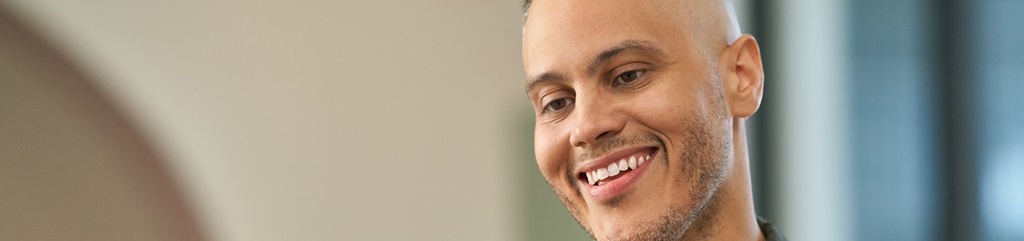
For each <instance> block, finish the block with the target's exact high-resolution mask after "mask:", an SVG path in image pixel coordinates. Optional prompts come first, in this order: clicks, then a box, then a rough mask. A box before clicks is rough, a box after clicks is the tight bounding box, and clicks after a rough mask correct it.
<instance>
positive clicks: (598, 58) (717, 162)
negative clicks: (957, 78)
mask: <svg viewBox="0 0 1024 241" xmlns="http://www.w3.org/2000/svg"><path fill="white" fill-rule="evenodd" d="M668 2H670V1H629V0H622V1H535V2H534V3H533V5H532V6H531V7H530V10H529V15H528V16H529V17H528V18H529V19H528V21H527V23H526V26H525V29H524V33H523V34H524V36H523V59H524V66H525V68H526V74H527V76H528V78H529V80H528V84H527V85H528V87H527V92H528V95H529V97H530V100H531V102H532V103H533V106H534V110H535V112H536V118H537V119H536V126H535V141H534V145H535V150H536V153H535V154H536V158H537V164H538V166H539V167H540V170H541V172H542V174H543V175H544V178H545V179H547V181H548V183H549V184H551V187H552V188H553V189H554V190H555V192H556V194H558V196H559V198H560V199H561V201H562V202H563V203H564V204H565V206H566V208H568V209H569V211H570V213H572V215H573V216H574V217H575V218H576V219H577V220H578V221H579V222H580V224H581V225H583V226H584V228H586V229H587V231H588V232H590V233H591V235H592V236H594V237H595V238H597V239H600V240H622V239H678V238H679V237H680V236H681V235H682V233H683V232H685V231H686V229H687V228H688V227H689V226H690V224H691V223H693V222H694V221H695V220H697V219H698V218H699V217H701V216H700V215H701V214H702V213H704V212H706V210H709V209H713V208H714V206H713V205H708V204H709V203H711V202H710V200H712V199H713V197H714V195H713V194H714V193H715V192H716V190H718V187H719V186H720V185H721V183H722V180H723V179H724V177H725V175H726V173H728V172H729V170H730V169H731V161H730V160H731V159H732V151H731V150H732V149H731V148H732V139H731V137H732V136H731V122H730V121H731V117H730V116H729V114H728V113H729V112H728V111H727V110H726V107H725V103H724V100H723V93H722V91H721V83H720V77H719V76H720V74H719V72H720V70H719V69H720V68H719V67H718V66H717V61H716V59H717V55H718V53H719V51H721V49H714V48H713V47H712V46H715V45H712V44H706V43H708V41H703V40H701V38H704V37H705V36H698V35H706V34H696V33H703V32H706V31H703V32H702V31H696V30H694V29H690V28H688V27H687V26H694V25H693V24H690V23H692V21H691V20H687V19H686V17H685V16H681V15H685V14H681V13H680V12H679V11H680V7H679V6H674V5H673V4H672V3H668ZM723 41H724V40H723ZM623 163H625V166H626V167H622V164H623ZM634 163H635V164H634Z"/></svg>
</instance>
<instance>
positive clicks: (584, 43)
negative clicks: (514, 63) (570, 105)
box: [523, 0, 687, 72]
mask: <svg viewBox="0 0 1024 241" xmlns="http://www.w3.org/2000/svg"><path fill="white" fill-rule="evenodd" d="M674 2H676V1H665V0H597V1H595V0H583V1H576V0H540V1H534V2H533V4H532V6H531V7H530V9H529V14H528V20H527V22H526V25H525V27H524V31H523V60H524V65H525V66H526V69H527V72H531V69H533V70H532V71H538V70H536V69H538V68H542V69H555V68H567V67H571V66H575V65H579V64H581V63H580V62H581V61H586V60H587V59H588V58H590V57H591V56H593V55H595V54H597V53H598V52H600V51H601V50H604V49H606V48H608V47H611V46H614V45H616V44H618V43H620V42H622V41H624V40H640V41H646V42H651V43H653V44H655V45H656V46H657V47H659V48H666V47H667V48H671V47H672V46H674V45H678V44H685V42H686V41H687V39H686V36H685V35H684V34H683V33H684V31H685V29H684V27H683V26H684V24H683V21H684V19H683V18H682V17H681V15H683V14H681V12H678V11H680V10H679V9H680V8H679V7H678V6H674V5H675V4H674Z"/></svg>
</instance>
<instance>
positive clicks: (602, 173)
mask: <svg viewBox="0 0 1024 241" xmlns="http://www.w3.org/2000/svg"><path fill="white" fill-rule="evenodd" d="M605 178H608V170H607V169H604V168H598V169H597V180H604V179H605Z"/></svg>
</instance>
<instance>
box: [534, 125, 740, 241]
mask: <svg viewBox="0 0 1024 241" xmlns="http://www.w3.org/2000/svg"><path fill="white" fill-rule="evenodd" d="M716 114H717V113H716ZM694 119H697V118H694ZM710 119H711V120H708V119H702V120H700V121H696V122H691V123H694V124H695V125H693V128H691V129H690V130H691V131H690V132H689V133H688V135H687V137H686V138H685V139H684V141H685V143H684V145H683V147H685V148H687V149H688V150H695V151H693V152H687V151H683V152H682V153H680V154H679V156H678V159H676V160H679V161H680V163H679V164H680V167H681V169H682V170H681V171H682V172H681V173H682V174H684V175H680V176H676V178H675V180H673V181H674V182H673V183H674V185H680V186H685V185H689V186H690V194H691V196H689V197H680V198H681V199H685V198H688V199H689V202H687V203H677V204H673V205H672V206H669V207H666V208H665V211H662V212H658V213H661V214H662V215H660V216H659V217H657V218H654V219H652V220H650V221H645V222H644V223H639V224H634V225H631V226H632V227H628V230H627V231H626V232H624V233H621V234H620V235H617V236H605V237H600V238H598V237H597V236H596V235H595V234H594V231H593V230H592V229H591V228H590V227H589V226H588V225H585V224H584V222H583V221H582V218H583V217H582V216H581V212H580V207H579V205H577V204H575V203H573V202H571V199H569V198H568V196H567V193H563V191H556V192H555V193H556V194H557V196H558V198H559V199H560V200H561V201H562V204H563V205H565V207H566V209H568V211H569V213H571V214H572V216H573V218H575V219H576V221H577V222H578V223H579V224H580V226H583V228H584V229H585V230H586V231H587V233H589V234H590V236H591V237H593V238H595V239H597V240H610V241H612V240H623V241H633V240H636V241H641V240H645V241H646V240H651V241H674V240H680V239H681V238H682V237H683V235H685V234H687V233H688V232H700V231H701V230H699V229H702V228H704V226H708V224H709V223H711V222H713V219H714V218H715V216H714V215H713V214H714V213H717V210H716V208H715V206H716V205H714V204H713V202H715V200H716V199H715V198H714V194H715V193H716V192H717V190H718V188H719V187H720V186H721V185H722V183H723V182H724V181H725V176H726V174H727V171H728V169H729V166H730V165H728V164H729V159H730V155H729V151H730V150H731V149H730V147H731V143H730V142H731V141H730V139H729V138H727V137H726V135H727V132H726V131H724V130H713V128H716V127H718V125H715V123H710V122H714V121H713V120H714V119H715V118H710ZM649 138H654V139H655V140H658V138H657V136H655V135H654V134H648V135H646V136H644V137H643V138H639V139H649ZM658 141H659V142H660V140H658ZM609 143H617V144H618V145H606V146H608V147H607V148H602V149H613V148H616V147H620V146H623V145H626V143H633V142H631V141H630V140H619V141H609ZM664 146H665V145H664V144H662V147H663V150H664ZM666 156H669V155H668V154H667V152H666ZM669 161H672V160H669ZM685 174H693V175H685ZM566 175H567V178H569V180H573V179H572V178H573V177H572V175H571V174H568V173H567V174H566ZM569 183H572V182H569ZM571 186H572V192H574V193H573V194H575V195H577V197H582V193H581V192H580V190H579V188H578V187H576V185H571ZM552 188H553V189H554V190H559V189H556V188H554V187H552ZM580 199H582V198H580ZM622 204H623V202H621V200H613V201H611V202H609V203H608V205H609V206H613V207H614V206H618V205H622ZM698 220H699V221H700V222H699V223H701V224H702V225H700V226H701V227H691V226H692V225H693V224H694V223H695V222H697V221H698ZM691 228H696V229H698V230H691Z"/></svg>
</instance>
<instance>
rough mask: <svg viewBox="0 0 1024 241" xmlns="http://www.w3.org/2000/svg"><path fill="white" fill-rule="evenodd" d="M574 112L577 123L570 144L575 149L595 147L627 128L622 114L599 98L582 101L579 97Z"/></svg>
mask: <svg viewBox="0 0 1024 241" xmlns="http://www.w3.org/2000/svg"><path fill="white" fill-rule="evenodd" d="M573 112H574V113H573V114H575V115H576V118H575V120H576V121H575V123H574V126H573V127H572V133H571V134H570V135H569V144H572V146H573V147H587V146H588V145H589V146H593V145H595V143H598V142H600V141H602V140H604V139H607V138H610V137H612V136H615V135H616V134H617V133H619V132H620V131H622V128H623V127H624V126H625V120H624V119H625V118H624V116H622V113H620V112H618V111H616V108H615V107H614V106H612V105H610V103H609V102H608V101H601V100H600V99H598V98H590V100H585V99H583V100H581V99H580V98H579V96H577V99H576V107H575V110H574V111H573Z"/></svg>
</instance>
